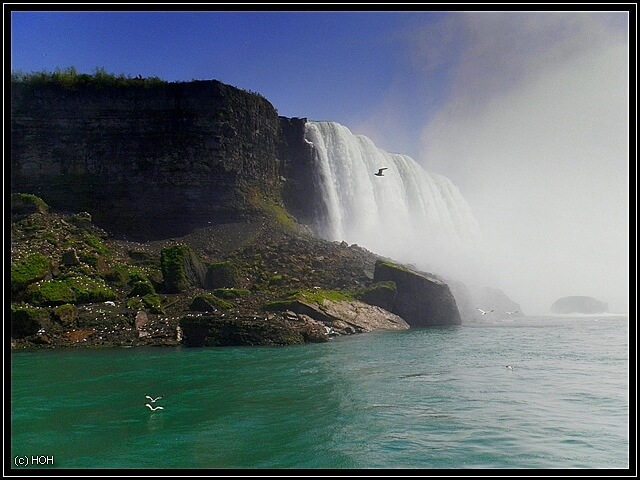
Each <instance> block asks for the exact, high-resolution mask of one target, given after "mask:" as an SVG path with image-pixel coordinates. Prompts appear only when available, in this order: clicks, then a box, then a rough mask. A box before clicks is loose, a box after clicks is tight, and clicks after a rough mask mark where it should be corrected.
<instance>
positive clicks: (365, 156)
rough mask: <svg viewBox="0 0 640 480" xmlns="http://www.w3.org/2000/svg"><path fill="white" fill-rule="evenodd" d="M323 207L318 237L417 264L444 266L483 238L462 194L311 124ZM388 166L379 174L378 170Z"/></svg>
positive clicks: (340, 129) (367, 143)
mask: <svg viewBox="0 0 640 480" xmlns="http://www.w3.org/2000/svg"><path fill="white" fill-rule="evenodd" d="M305 138H306V140H307V141H308V142H310V143H312V144H313V145H314V148H315V152H316V156H315V161H316V162H317V165H316V168H317V172H316V173H317V176H318V179H319V182H320V187H321V190H322V192H323V198H324V202H325V205H324V206H325V214H324V218H321V220H320V227H319V230H320V231H319V233H320V234H321V235H322V236H324V237H325V238H327V239H329V240H340V241H342V240H344V241H346V242H347V243H357V244H359V245H361V246H363V247H366V248H368V249H370V250H372V251H373V252H375V253H378V254H380V255H385V256H388V257H391V258H394V259H397V260H399V261H404V262H410V263H415V264H416V265H420V263H422V264H423V265H428V266H432V267H434V266H444V265H445V264H446V263H450V262H451V260H452V259H454V258H459V257H460V256H461V255H465V254H467V253H468V252H469V250H470V249H472V248H473V246H474V245H475V243H476V242H477V241H478V239H479V236H480V229H479V226H478V222H477V220H476V219H475V217H474V216H473V214H472V213H471V210H470V208H469V205H468V204H467V202H466V200H465V199H464V198H463V196H462V195H461V193H460V191H459V189H458V188H457V187H456V186H455V185H453V183H451V181H450V180H449V179H448V178H446V177H443V176H441V175H436V174H432V173H428V172H426V171H425V170H424V169H423V168H422V167H421V166H420V165H419V164H418V163H417V162H416V161H415V160H413V159H412V158H411V157H409V156H407V155H400V154H392V153H388V152H385V151H384V150H381V149H379V148H377V147H376V146H375V145H374V143H373V142H372V141H371V140H370V139H369V138H367V137H365V136H363V135H354V134H353V133H351V131H350V130H349V129H348V128H347V127H345V126H343V125H340V124H338V123H334V122H308V123H307V124H306V132H305ZM380 168H387V170H385V171H384V176H382V177H379V176H376V175H375V172H377V171H378V169H380Z"/></svg>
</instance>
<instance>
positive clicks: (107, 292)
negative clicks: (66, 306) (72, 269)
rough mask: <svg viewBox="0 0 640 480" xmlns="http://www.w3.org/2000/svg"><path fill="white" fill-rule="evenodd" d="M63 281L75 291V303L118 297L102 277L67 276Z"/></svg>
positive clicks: (104, 300)
mask: <svg viewBox="0 0 640 480" xmlns="http://www.w3.org/2000/svg"><path fill="white" fill-rule="evenodd" d="M65 282H67V284H68V285H69V286H70V287H71V288H72V289H73V290H74V291H75V293H76V297H77V301H76V303H97V302H106V301H107V300H116V299H117V298H118V295H117V294H116V293H115V292H114V291H113V290H112V289H111V288H110V287H109V286H108V285H107V284H106V283H105V282H104V280H103V279H102V278H90V277H87V276H81V275H78V276H72V277H69V278H67V279H66V280H65ZM70 303H73V302H70Z"/></svg>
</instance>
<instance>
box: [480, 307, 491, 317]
mask: <svg viewBox="0 0 640 480" xmlns="http://www.w3.org/2000/svg"><path fill="white" fill-rule="evenodd" d="M478 310H480V313H481V314H482V315H486V314H487V313H491V312H493V308H492V309H491V310H489V311H488V312H485V311H484V310H482V309H481V308H479V309H478Z"/></svg>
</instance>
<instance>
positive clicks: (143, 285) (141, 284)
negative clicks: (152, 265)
mask: <svg viewBox="0 0 640 480" xmlns="http://www.w3.org/2000/svg"><path fill="white" fill-rule="evenodd" d="M132 287H133V288H132V289H131V291H130V292H129V295H128V296H129V297H135V296H138V297H144V296H145V295H150V294H154V293H156V290H155V289H154V288H153V285H152V284H151V282H149V281H148V280H147V281H146V282H145V281H143V280H138V281H136V282H133V285H132Z"/></svg>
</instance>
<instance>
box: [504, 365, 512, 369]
mask: <svg viewBox="0 0 640 480" xmlns="http://www.w3.org/2000/svg"><path fill="white" fill-rule="evenodd" d="M505 367H507V368H508V369H509V370H513V367H512V366H511V365H505Z"/></svg>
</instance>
